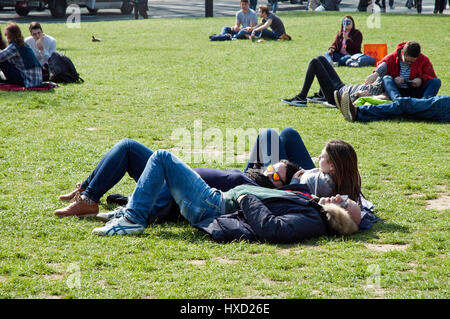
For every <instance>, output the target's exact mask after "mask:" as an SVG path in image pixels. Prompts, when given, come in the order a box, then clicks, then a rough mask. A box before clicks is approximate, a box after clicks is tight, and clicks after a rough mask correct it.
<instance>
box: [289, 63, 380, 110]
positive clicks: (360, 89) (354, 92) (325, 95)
mask: <svg viewBox="0 0 450 319" xmlns="http://www.w3.org/2000/svg"><path fill="white" fill-rule="evenodd" d="M315 77H316V78H317V80H318V81H319V84H320V94H316V95H318V96H315V97H314V99H313V100H312V102H324V101H326V102H328V103H329V104H332V105H336V102H335V96H334V92H335V91H338V92H340V93H341V94H342V93H343V92H344V91H346V90H348V91H349V93H350V95H351V96H352V98H354V99H357V98H358V97H359V96H366V95H370V96H377V97H378V98H379V99H385V100H387V99H388V97H387V96H386V95H385V94H384V87H383V82H382V80H381V79H379V80H377V81H375V82H374V83H372V84H367V85H366V84H355V85H345V84H344V83H343V82H342V81H341V79H340V78H339V75H338V74H337V73H336V71H335V70H334V68H333V67H332V66H331V64H330V63H329V62H328V60H327V59H326V58H325V57H323V56H318V57H316V58H314V59H311V61H309V65H308V69H307V71H306V75H305V80H304V81H303V88H302V90H301V91H300V93H299V94H297V95H296V96H294V97H293V98H290V99H283V100H281V101H282V102H284V103H286V104H289V105H293V106H307V103H308V101H307V95H308V92H309V89H310V88H311V85H312V83H313V81H314V78H315ZM315 99H317V100H315Z"/></svg>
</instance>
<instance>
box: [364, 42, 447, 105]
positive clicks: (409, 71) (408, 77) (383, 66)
mask: <svg viewBox="0 0 450 319" xmlns="http://www.w3.org/2000/svg"><path fill="white" fill-rule="evenodd" d="M378 78H382V79H383V85H384V88H385V90H386V94H387V95H388V97H390V99H391V100H395V99H396V98H397V97H398V96H403V97H415V98H429V97H433V96H436V95H437V93H438V92H439V88H440V87H441V80H440V79H438V78H437V76H436V73H435V72H434V69H433V65H432V64H431V62H430V59H429V58H428V57H427V56H425V55H424V54H423V53H421V47H420V44H419V43H417V42H414V41H409V42H402V43H400V44H398V45H397V48H396V49H395V50H394V51H393V52H392V53H390V54H388V55H387V56H385V57H384V58H383V59H382V60H381V61H379V62H378V64H377V69H376V70H375V71H374V72H373V73H372V74H371V75H369V76H368V77H367V78H366V80H365V83H366V84H371V83H373V82H374V81H375V80H377V79H378Z"/></svg>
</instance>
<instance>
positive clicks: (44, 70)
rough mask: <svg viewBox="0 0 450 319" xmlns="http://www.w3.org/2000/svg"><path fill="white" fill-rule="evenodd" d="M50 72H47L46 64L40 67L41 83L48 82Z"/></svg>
mask: <svg viewBox="0 0 450 319" xmlns="http://www.w3.org/2000/svg"><path fill="white" fill-rule="evenodd" d="M49 77H50V72H49V71H48V64H44V66H43V67H42V81H49Z"/></svg>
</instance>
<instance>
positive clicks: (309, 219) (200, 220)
mask: <svg viewBox="0 0 450 319" xmlns="http://www.w3.org/2000/svg"><path fill="white" fill-rule="evenodd" d="M164 183H166V184H167V186H168V188H169V190H170V193H171V194H172V196H173V198H174V200H175V201H176V203H177V204H178V206H179V207H180V212H181V215H182V216H183V217H184V218H185V219H186V220H187V221H189V223H190V224H191V225H193V226H195V227H197V228H200V229H202V230H204V231H206V232H208V233H209V234H211V236H212V237H213V238H214V239H215V240H217V241H220V242H228V241H233V240H248V241H255V240H257V241H267V242H271V243H293V242H298V241H301V240H304V239H307V238H311V237H317V236H322V235H326V234H329V235H336V234H340V235H350V234H353V233H355V232H357V231H358V225H359V223H360V221H361V209H360V207H359V206H358V204H357V203H355V202H354V201H352V200H350V199H347V198H345V197H342V196H335V197H332V198H321V199H319V203H318V204H317V203H316V202H314V201H313V200H312V198H311V196H308V194H304V193H302V192H301V191H300V190H297V189H296V188H295V187H294V186H295V185H289V187H288V188H287V189H285V190H279V189H269V188H263V187H259V186H253V185H240V186H237V187H235V188H233V189H231V190H229V191H227V192H222V191H219V190H217V189H215V188H211V187H209V186H208V184H206V182H205V181H204V180H203V179H202V178H201V177H200V176H199V175H198V174H197V173H196V172H195V171H194V170H192V169H191V168H190V167H189V166H187V165H186V164H185V163H183V162H182V161H181V160H180V159H179V158H177V157H176V156H175V155H173V154H171V153H170V152H168V151H166V150H158V151H156V152H155V153H153V155H152V156H151V157H150V159H149V160H148V162H147V164H146V166H145V169H144V171H143V173H142V175H141V176H140V178H139V180H138V182H137V184H136V188H135V189H134V191H133V194H132V195H131V197H130V200H129V202H128V204H127V206H126V209H125V213H124V215H123V216H121V217H119V218H114V219H112V220H111V221H109V222H107V223H106V224H105V226H103V227H98V228H95V229H94V230H93V231H92V232H93V233H94V234H96V235H128V234H140V233H142V232H143V231H144V230H145V225H142V224H140V223H139V222H138V220H137V219H135V218H134V216H140V215H145V214H148V212H149V211H151V210H152V209H153V205H154V203H155V201H156V199H157V196H158V194H159V192H160V190H161V188H162V186H163V185H164ZM322 205H323V206H322ZM338 205H339V206H341V207H340V208H342V209H340V208H339V206H338Z"/></svg>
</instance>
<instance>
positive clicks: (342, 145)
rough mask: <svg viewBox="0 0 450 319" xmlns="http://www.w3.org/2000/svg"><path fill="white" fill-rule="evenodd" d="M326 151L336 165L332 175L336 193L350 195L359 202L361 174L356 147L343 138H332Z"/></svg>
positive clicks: (326, 146)
mask: <svg viewBox="0 0 450 319" xmlns="http://www.w3.org/2000/svg"><path fill="white" fill-rule="evenodd" d="M325 152H326V153H327V155H328V161H329V162H330V163H331V164H333V167H334V169H333V170H332V171H331V172H330V175H331V177H332V178H333V180H334V182H335V184H336V193H337V194H341V195H348V197H350V198H351V199H352V200H354V201H355V202H357V203H358V204H359V203H360V195H361V176H360V175H359V170H358V157H357V156H356V152H355V150H354V148H353V147H352V146H351V145H350V144H348V143H347V142H344V141H342V140H331V141H328V142H327V144H326V145H325Z"/></svg>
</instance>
